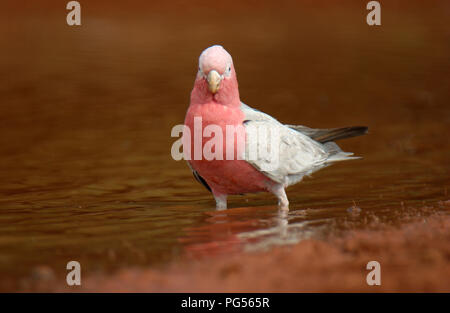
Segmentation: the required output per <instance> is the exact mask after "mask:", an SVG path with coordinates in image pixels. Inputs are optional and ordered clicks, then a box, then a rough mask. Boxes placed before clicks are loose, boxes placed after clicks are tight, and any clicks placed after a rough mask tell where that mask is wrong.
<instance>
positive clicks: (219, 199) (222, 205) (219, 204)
mask: <svg viewBox="0 0 450 313" xmlns="http://www.w3.org/2000/svg"><path fill="white" fill-rule="evenodd" d="M214 199H215V200H216V210H217V211H223V210H226V209H227V195H214Z"/></svg>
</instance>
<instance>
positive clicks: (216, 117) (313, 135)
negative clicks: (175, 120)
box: [182, 45, 368, 211]
mask: <svg viewBox="0 0 450 313" xmlns="http://www.w3.org/2000/svg"><path fill="white" fill-rule="evenodd" d="M198 121H201V125H200V126H198V125H195V124H196V122H198ZM229 126H230V127H235V128H236V129H240V130H241V132H243V134H242V133H241V135H240V136H239V133H238V131H236V132H235V133H232V134H230V135H229V138H226V137H227V135H228V133H227V132H226V128H227V127H229ZM208 127H209V128H212V129H213V130H215V132H211V131H210V133H211V134H209V137H212V133H214V134H215V137H217V136H219V135H220V136H219V137H222V138H226V140H224V139H222V142H220V141H219V143H218V144H216V145H215V147H214V149H212V147H209V148H211V152H212V153H213V154H215V155H216V156H219V157H216V158H213V159H211V158H206V157H198V156H197V157H195V156H194V154H195V153H196V152H195V151H193V150H194V149H192V147H193V146H195V144H198V143H196V142H195V139H196V136H198V135H199V136H200V137H201V138H202V139H205V138H204V137H208V134H206V135H207V136H205V131H206V129H207V128H208ZM258 127H263V128H264V127H265V128H267V129H269V130H275V131H274V134H276V135H277V138H278V141H270V140H269V139H268V135H267V134H268V132H266V133H264V132H262V133H259V132H258V133H257V135H254V133H255V131H254V130H255V129H259V128H258ZM251 130H253V131H252V132H251ZM196 131H197V133H198V134H197V135H195V134H194V135H192V133H193V132H194V133H195V132H196ZM367 132H368V127H366V126H351V127H342V128H328V129H317V128H309V127H306V126H302V125H289V124H282V123H281V122H279V121H278V120H276V119H275V118H274V117H272V116H270V115H268V114H266V113H264V112H261V111H259V110H257V109H254V108H252V107H250V106H248V105H246V104H245V103H243V102H242V101H241V99H240V96H239V88H238V81H237V76H236V71H235V68H234V64H233V59H232V57H231V55H230V53H228V52H227V51H226V50H225V49H224V48H223V47H222V46H221V45H214V46H211V47H209V48H207V49H205V50H204V51H203V52H202V53H201V54H200V57H199V61H198V71H197V75H196V78H195V82H194V87H193V89H192V92H191V96H190V105H189V107H188V109H187V112H186V116H185V120H184V131H183V135H182V146H183V153H184V156H185V159H186V160H187V163H188V165H189V167H190V169H191V170H192V173H193V175H194V177H195V179H196V180H197V181H198V182H200V183H201V184H202V185H204V186H205V187H206V188H207V189H208V190H209V191H210V192H211V193H212V195H213V197H214V199H215V202H216V209H217V210H225V209H227V197H228V196H229V195H243V194H247V193H259V192H270V193H272V194H273V195H275V197H276V198H277V200H278V207H279V209H281V210H287V211H289V200H288V197H287V195H286V191H285V189H286V188H287V187H288V186H291V185H294V184H296V183H298V182H300V181H301V180H302V179H303V177H305V176H309V175H311V174H312V173H313V172H315V171H317V170H319V169H321V168H324V167H327V166H329V165H331V164H333V163H335V162H338V161H345V160H353V159H357V158H360V157H355V156H352V155H353V153H350V152H344V151H342V150H341V148H340V147H339V146H338V145H337V144H336V143H335V141H336V140H339V139H344V138H349V137H354V136H359V135H364V134H366V133H367ZM261 134H262V135H261ZM209 137H208V138H209ZM274 137H275V135H274ZM197 139H198V137H197ZM228 139H229V140H230V142H231V147H232V148H234V149H236V150H237V151H236V152H235V151H233V154H232V157H230V156H231V154H230V155H227V151H225V150H226V149H227V148H228V146H226V144H225V142H226V141H227V140H228ZM269 141H270V142H274V143H273V144H272V146H273V147H274V150H275V151H277V153H278V154H277V162H271V161H270V160H268V159H270V158H268V157H267V156H259V155H256V157H255V156H253V157H250V155H249V153H248V150H251V149H249V147H250V146H252V147H256V148H257V149H258V147H260V146H264V147H267V146H269V147H270V144H268V142H269ZM207 144H208V143H206V142H203V141H202V143H201V146H200V148H203V150H201V151H200V152H204V151H205V148H206V145H207ZM240 147H244V152H242V150H241V152H239V148H240ZM275 148H276V149H275ZM213 150H214V151H213ZM257 151H260V150H257ZM272 163H273V164H272Z"/></svg>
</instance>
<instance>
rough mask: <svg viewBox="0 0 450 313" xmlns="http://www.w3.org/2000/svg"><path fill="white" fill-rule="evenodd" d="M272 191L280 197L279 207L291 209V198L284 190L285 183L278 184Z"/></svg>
mask: <svg viewBox="0 0 450 313" xmlns="http://www.w3.org/2000/svg"><path fill="white" fill-rule="evenodd" d="M270 191H271V192H272V193H273V194H274V195H275V196H276V197H277V198H278V207H279V208H280V209H282V210H286V211H289V200H288V198H287V196H286V192H285V191H284V185H283V184H276V185H274V186H273V187H272V188H271V190H270Z"/></svg>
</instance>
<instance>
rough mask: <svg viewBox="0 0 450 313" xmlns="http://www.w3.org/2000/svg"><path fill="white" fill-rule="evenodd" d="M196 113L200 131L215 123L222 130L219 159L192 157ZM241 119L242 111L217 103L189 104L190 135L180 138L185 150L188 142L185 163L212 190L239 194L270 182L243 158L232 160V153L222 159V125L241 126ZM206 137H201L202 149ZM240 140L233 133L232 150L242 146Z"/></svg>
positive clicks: (224, 126)
mask: <svg viewBox="0 0 450 313" xmlns="http://www.w3.org/2000/svg"><path fill="white" fill-rule="evenodd" d="M196 116H197V117H199V116H201V117H202V128H201V129H202V131H203V130H204V129H205V127H207V126H208V125H218V126H219V127H220V129H221V130H222V138H223V145H222V147H223V149H222V151H221V155H222V159H223V160H206V159H205V157H204V156H203V155H202V159H201V160H194V147H195V136H194V117H196ZM243 120H244V114H243V112H242V111H241V110H240V109H239V108H229V107H225V106H223V105H220V104H217V103H209V104H203V105H191V106H190V107H189V110H188V112H187V114H186V119H185V125H186V126H188V127H189V129H190V130H191V132H190V133H191V136H190V138H188V137H185V136H184V137H183V145H184V147H183V148H184V149H185V146H186V145H187V144H190V145H191V153H190V156H191V160H190V161H188V162H189V163H190V164H191V166H192V167H193V168H194V169H195V170H196V171H197V172H198V174H199V175H200V176H202V177H203V178H204V179H205V180H206V182H207V183H208V185H209V186H210V187H211V188H212V190H213V192H214V193H220V194H240V193H250V192H258V191H266V190H267V189H268V187H269V186H270V185H271V184H272V183H273V182H272V181H271V180H270V179H269V178H267V177H266V176H265V175H263V174H261V173H260V172H259V171H257V170H256V169H255V168H254V167H253V166H252V165H250V164H249V163H247V162H246V161H244V160H236V154H235V159H234V160H227V159H226V156H227V155H226V135H227V133H226V125H233V126H236V125H242V122H243ZM197 122H198V120H197ZM197 139H198V137H197ZM210 139H211V138H208V137H203V140H202V145H201V147H202V149H203V148H204V147H205V145H206V144H207V142H208V140H210ZM242 140H243V141H245V135H244V136H235V138H234V151H235V153H236V151H237V150H238V146H239V145H241V147H242V145H243V144H244V143H243V142H242ZM197 147H198V146H197ZM202 151H203V150H202Z"/></svg>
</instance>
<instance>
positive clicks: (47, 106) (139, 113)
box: [0, 2, 450, 280]
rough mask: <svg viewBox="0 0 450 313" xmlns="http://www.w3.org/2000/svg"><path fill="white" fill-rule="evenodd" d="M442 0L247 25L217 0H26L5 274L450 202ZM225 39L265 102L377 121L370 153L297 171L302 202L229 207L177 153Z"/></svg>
mask: <svg viewBox="0 0 450 313" xmlns="http://www.w3.org/2000/svg"><path fill="white" fill-rule="evenodd" d="M49 3H50V2H49ZM138 3H139V4H140V5H144V4H142V3H140V2H138ZM437 3H438V2H437ZM438 4H439V3H438ZM438 4H436V5H435V6H433V7H428V8H420V7H419V6H418V5H416V6H414V5H412V6H411V7H409V8H407V9H400V8H397V7H391V8H389V9H390V10H391V11H389V12H391V14H385V15H384V16H386V18H385V21H386V23H385V26H383V27H382V28H380V29H378V30H374V29H372V28H368V27H367V25H365V24H362V23H363V21H364V19H363V18H361V11H360V9H359V7H357V6H355V5H349V6H348V7H344V8H342V7H333V6H332V5H331V4H330V5H329V6H330V7H327V6H325V7H324V8H322V7H313V6H307V7H301V8H299V7H292V5H291V7H283V8H277V9H274V10H272V9H270V10H268V9H261V10H259V11H258V10H256V11H255V10H251V9H249V8H247V7H245V6H243V7H242V8H240V9H239V10H236V11H235V12H233V21H234V23H233V25H229V23H228V20H227V19H226V18H224V17H223V16H222V14H220V12H219V11H214V10H210V11H208V9H206V8H203V9H202V11H199V12H197V11H196V10H191V11H188V13H187V14H185V15H183V16H181V15H180V14H179V13H173V12H175V11H174V10H172V9H170V8H169V9H167V8H148V10H144V11H145V12H149V13H148V15H146V14H144V13H143V12H140V13H138V12H135V11H132V10H130V12H123V11H122V10H115V9H118V8H116V7H113V8H111V10H109V11H107V12H105V11H102V10H101V8H100V9H99V7H96V9H95V10H94V9H93V10H92V11H88V13H87V14H86V17H85V18H84V20H83V21H84V22H83V25H82V27H80V28H78V29H74V28H69V27H68V26H67V25H65V24H62V23H63V22H64V19H62V21H63V22H61V19H60V15H58V14H59V13H57V12H56V13H55V11H56V10H53V11H52V10H48V11H39V10H37V8H34V7H28V8H27V9H26V10H22V9H20V8H18V7H16V6H14V5H12V4H11V8H10V9H9V14H10V15H9V17H10V18H9V19H1V22H0V23H1V24H2V25H0V26H1V27H0V35H1V36H0V46H1V47H2V49H1V50H2V51H1V52H0V53H1V54H2V58H1V59H0V75H1V76H0V77H1V81H2V83H1V84H0V103H1V106H0V130H1V134H2V135H1V136H0V164H1V166H0V251H1V253H0V273H1V275H2V277H3V278H11V279H13V280H17V279H18V278H21V277H23V276H26V275H28V274H30V273H33V270H34V269H35V268H37V267H39V266H46V267H49V268H50V269H52V270H54V271H55V272H57V273H61V274H63V273H64V272H65V266H66V263H67V262H68V261H70V260H77V261H80V262H81V264H82V268H83V271H84V272H90V273H94V272H97V271H105V270H114V269H118V268H120V267H123V266H128V265H132V266H134V265H153V266H160V265H164V264H167V263H168V262H170V261H173V260H177V259H179V258H181V257H193V258H196V257H204V256H209V255H217V254H219V255H226V253H229V252H231V251H252V250H258V249H268V248H270V247H271V246H273V245H278V244H290V243H295V242H298V241H300V240H302V239H305V238H310V237H319V238H325V235H327V234H330V233H331V234H334V233H336V234H337V233H339V232H340V231H341V230H344V229H353V228H367V227H370V226H371V225H372V226H373V225H374V224H377V223H378V224H396V223H398V222H399V220H400V219H399V217H401V216H403V217H404V216H405V214H411V215H415V214H425V215H426V214H431V213H433V212H437V211H442V210H443V209H442V207H441V206H440V205H439V201H446V200H448V199H449V195H448V188H449V187H450V183H449V182H450V180H449V174H450V167H449V160H450V144H449V139H448V130H449V125H450V106H449V101H450V91H449V88H448V87H449V86H450V60H449V58H448V56H449V55H450V40H448V39H449V38H450V29H449V27H448V25H444V23H445V18H444V17H445V14H446V12H448V10H449V7H448V5H446V4H444V2H442V4H440V5H438ZM49 6H50V7H52V8H53V6H52V5H49ZM100 6H101V5H100ZM292 10H297V11H296V12H294V13H295V14H294V13H292ZM206 13H208V14H209V15H208V16H209V17H210V18H208V19H202V18H199V16H205V14H206ZM419 17H420V18H419ZM439 17H440V18H439ZM193 20H194V21H195V22H192V21H193ZM213 20H214V22H212V21H213ZM268 21H269V22H268ZM331 22H333V25H334V26H333V27H332V28H331V27H330V26H329V25H330V23H331ZM37 25H38V26H39V27H37ZM268 25H269V26H271V27H268ZM240 29H246V32H242V31H240ZM213 43H222V44H223V45H224V46H225V47H226V48H227V49H228V50H229V51H230V52H231V53H232V55H233V56H234V62H235V67H236V70H237V73H238V79H239V82H240V90H241V98H242V100H243V101H245V102H246V103H247V104H249V105H251V106H254V107H256V108H258V109H260V110H263V111H265V112H267V113H269V114H272V115H274V116H275V117H277V118H278V119H279V120H281V121H283V122H285V123H290V124H293V123H299V124H304V125H308V126H311V127H339V126H348V125H368V126H369V128H370V134H369V135H367V136H364V137H360V138H354V139H349V140H347V141H343V142H342V143H341V146H342V147H343V149H344V150H345V151H353V152H355V154H356V155H361V156H363V159H362V160H357V161H351V162H344V163H341V164H336V165H333V166H331V167H329V168H326V169H324V170H321V171H320V172H317V173H315V174H314V175H313V177H312V178H306V179H305V180H304V182H302V183H300V184H298V185H295V186H293V187H291V188H289V189H288V196H289V199H290V203H291V206H290V208H291V210H290V212H289V213H288V214H282V213H279V212H278V210H277V208H276V206H275V203H276V200H275V199H274V198H273V197H272V196H271V195H268V194H258V195H250V196H236V197H232V198H231V201H230V203H229V206H230V207H231V209H229V210H227V211H225V212H217V211H214V210H213V208H214V201H213V199H212V197H211V195H210V194H209V193H208V192H207V191H206V190H205V189H204V188H203V187H202V186H201V185H200V184H198V183H197V182H196V181H195V180H194V178H193V177H192V174H191V173H190V170H189V169H188V167H187V165H186V164H185V163H184V162H183V161H182V162H176V161H174V160H172V159H171V155H170V148H171V144H172V143H173V142H174V141H175V138H171V137H170V130H171V128H172V127H173V126H174V125H176V124H179V123H182V122H183V119H184V113H185V111H186V109H187V105H188V101H189V93H190V90H191V88H192V84H193V79H194V75H195V71H196V59H197V57H198V54H199V53H200V52H201V50H202V49H204V48H205V47H207V46H209V45H211V44H213ZM421 207H422V208H423V207H428V209H427V211H426V212H425V211H423V210H422V211H420V210H419V209H418V208H421Z"/></svg>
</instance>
